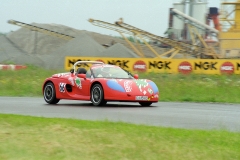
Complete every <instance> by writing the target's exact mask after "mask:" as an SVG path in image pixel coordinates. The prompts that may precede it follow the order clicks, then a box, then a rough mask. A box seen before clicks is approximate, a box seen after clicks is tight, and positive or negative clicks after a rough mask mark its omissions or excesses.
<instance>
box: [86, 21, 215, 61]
mask: <svg viewBox="0 0 240 160" xmlns="http://www.w3.org/2000/svg"><path fill="white" fill-rule="evenodd" d="M89 22H90V23H92V24H93V25H96V26H99V27H103V28H106V29H111V30H114V31H117V32H119V33H120V34H121V35H122V36H123V37H124V39H125V40H127V38H126V37H125V36H124V35H123V34H124V33H125V34H130V35H133V36H137V37H138V38H140V39H141V40H142V41H143V42H144V43H145V44H146V45H147V46H148V47H149V48H150V50H151V51H152V52H153V53H154V54H155V55H156V57H158V58H161V57H162V56H165V55H167V54H170V53H172V54H171V56H170V57H169V58H172V57H174V56H175V55H176V54H177V53H179V52H182V53H187V54H188V55H192V56H195V57H199V58H219V57H218V55H217V54H216V53H215V51H214V50H213V49H212V48H210V47H208V46H207V45H203V46H199V45H195V44H188V43H185V42H181V41H176V40H172V39H169V38H165V37H161V36H157V35H154V34H152V33H149V32H146V31H144V30H141V29H139V28H136V27H134V26H131V25H129V24H126V23H123V22H121V23H118V22H116V23H115V24H112V23H108V22H104V21H100V20H95V19H89ZM198 38H200V39H201V37H198ZM146 39H150V40H153V41H160V42H161V43H164V44H168V45H170V46H171V47H172V49H171V50H169V51H167V52H165V53H163V54H161V55H159V54H158V53H157V52H156V51H155V50H154V49H153V48H152V47H151V46H150V45H149V44H148V43H147V41H146ZM128 43H129V44H130V42H129V41H128ZM130 45H131V47H132V48H133V50H134V51H135V52H136V53H137V54H138V55H140V56H141V57H143V56H144V55H141V52H140V51H139V50H138V49H137V48H136V47H134V46H133V45H132V44H130Z"/></svg>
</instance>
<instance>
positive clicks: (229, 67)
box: [220, 62, 234, 74]
mask: <svg viewBox="0 0 240 160" xmlns="http://www.w3.org/2000/svg"><path fill="white" fill-rule="evenodd" d="M220 72H221V73H222V74H233V72H234V66H233V64H232V63H231V62H224V63H223V64H222V66H221V68H220Z"/></svg>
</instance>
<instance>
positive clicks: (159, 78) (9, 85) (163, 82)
mask: <svg viewBox="0 0 240 160" xmlns="http://www.w3.org/2000/svg"><path fill="white" fill-rule="evenodd" d="M59 72H65V71H63V70H62V71H57V70H45V69H41V68H38V67H34V66H31V65H29V66H28V68H27V69H25V70H19V71H1V70H0V96H42V92H41V88H42V83H43V81H44V79H45V78H47V77H49V76H51V75H52V74H54V73H59ZM139 77H140V78H148V79H151V80H153V81H154V82H155V83H156V84H157V86H158V87H159V91H160V95H161V96H160V100H161V101H180V102H223V103H240V99H239V97H238V95H239V93H240V78H239V75H231V76H223V75H222V76H220V75H181V74H157V73H148V74H140V75H139Z"/></svg>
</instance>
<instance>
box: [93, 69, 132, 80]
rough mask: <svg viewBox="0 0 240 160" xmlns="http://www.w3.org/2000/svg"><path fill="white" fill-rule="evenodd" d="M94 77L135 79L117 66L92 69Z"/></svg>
mask: <svg viewBox="0 0 240 160" xmlns="http://www.w3.org/2000/svg"><path fill="white" fill-rule="evenodd" d="M92 72H93V75H94V77H103V78H133V77H132V76H131V75H130V74H129V73H128V72H126V71H125V70H123V69H121V68H120V67H117V66H99V67H94V68H92Z"/></svg>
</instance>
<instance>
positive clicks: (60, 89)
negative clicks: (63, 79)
mask: <svg viewBox="0 0 240 160" xmlns="http://www.w3.org/2000/svg"><path fill="white" fill-rule="evenodd" d="M65 86H66V83H59V91H60V92H65Z"/></svg>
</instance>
